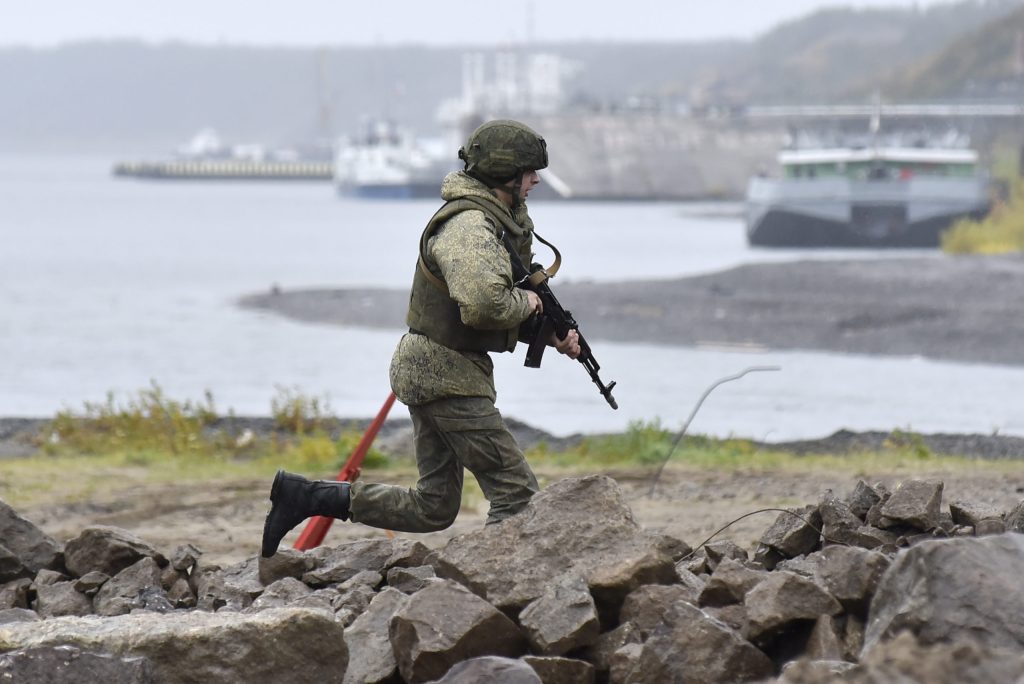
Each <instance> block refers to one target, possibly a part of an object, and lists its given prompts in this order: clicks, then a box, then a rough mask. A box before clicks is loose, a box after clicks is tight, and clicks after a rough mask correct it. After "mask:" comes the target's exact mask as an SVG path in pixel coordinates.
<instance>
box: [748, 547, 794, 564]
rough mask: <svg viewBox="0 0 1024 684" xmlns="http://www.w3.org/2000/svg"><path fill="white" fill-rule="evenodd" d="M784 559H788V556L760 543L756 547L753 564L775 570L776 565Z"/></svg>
mask: <svg viewBox="0 0 1024 684" xmlns="http://www.w3.org/2000/svg"><path fill="white" fill-rule="evenodd" d="M784 560H786V556H785V555H783V554H782V553H781V552H780V551H778V550H777V549H773V548H772V547H770V546H765V545H764V544H758V545H757V548H756V549H754V559H753V565H755V566H757V567H760V568H764V569H765V570H774V569H775V566H777V565H778V564H779V563H781V562H782V561H784Z"/></svg>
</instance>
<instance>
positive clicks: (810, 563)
mask: <svg viewBox="0 0 1024 684" xmlns="http://www.w3.org/2000/svg"><path fill="white" fill-rule="evenodd" d="M819 565H821V551H820V550H818V551H815V552H813V553H809V554H807V555H806V556H797V557H796V558H787V559H786V560H784V561H782V562H781V563H779V564H778V565H776V566H775V569H776V570H784V571H785V572H792V573H794V574H797V575H800V576H802V577H806V578H808V579H814V578H815V577H817V576H818V566H819Z"/></svg>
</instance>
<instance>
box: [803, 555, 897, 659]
mask: <svg viewBox="0 0 1024 684" xmlns="http://www.w3.org/2000/svg"><path fill="white" fill-rule="evenodd" d="M821 559H822V560H821V563H820V564H819V565H818V579H819V580H820V582H821V585H822V586H823V587H824V588H825V590H826V591H828V593H830V594H832V596H834V597H835V598H836V600H838V601H839V603H841V604H842V606H843V608H845V609H846V610H847V611H848V612H850V613H855V614H857V615H860V616H864V615H866V614H867V608H868V604H869V603H870V601H871V597H872V596H873V595H874V593H875V590H877V589H878V582H879V580H881V578H882V574H883V573H884V572H885V571H886V570H887V569H888V568H889V565H890V563H891V561H890V559H889V558H888V557H887V556H885V555H884V554H881V553H878V552H877V551H869V550H867V549H859V548H856V547H852V546H829V547H826V548H824V549H822V551H821ZM826 660H827V658H826Z"/></svg>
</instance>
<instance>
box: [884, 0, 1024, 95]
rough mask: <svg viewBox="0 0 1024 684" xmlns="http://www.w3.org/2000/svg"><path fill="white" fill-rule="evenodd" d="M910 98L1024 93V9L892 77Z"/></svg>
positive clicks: (895, 85) (895, 90) (895, 87)
mask: <svg viewBox="0 0 1024 684" xmlns="http://www.w3.org/2000/svg"><path fill="white" fill-rule="evenodd" d="M886 90H887V91H891V92H893V93H898V94H902V95H903V96H905V97H916V98H934V97H944V96H948V95H949V94H964V95H967V96H976V97H982V98H984V97H993V96H995V97H999V96H1016V97H1017V100H1018V101H1020V97H1021V96H1022V95H1024V7H1020V8H1018V9H1017V10H1016V11H1014V12H1011V13H1010V14H1009V15H1006V16H1002V17H999V18H998V19H996V20H994V21H991V22H989V23H987V24H985V25H983V26H981V27H977V28H975V29H973V30H971V31H968V32H967V33H966V34H964V35H961V36H959V37H958V38H957V39H956V40H953V41H952V42H951V43H950V44H948V45H946V46H945V47H944V49H942V50H940V51H939V52H937V53H936V54H934V55H931V56H930V57H928V58H926V59H924V60H922V61H920V62H919V63H917V64H914V65H911V66H910V67H908V68H907V69H905V70H904V71H903V72H902V73H901V74H899V75H898V76H897V77H895V78H894V79H892V81H891V82H890V83H889V84H888V87H887V88H886Z"/></svg>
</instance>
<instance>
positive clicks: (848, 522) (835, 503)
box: [818, 498, 878, 548]
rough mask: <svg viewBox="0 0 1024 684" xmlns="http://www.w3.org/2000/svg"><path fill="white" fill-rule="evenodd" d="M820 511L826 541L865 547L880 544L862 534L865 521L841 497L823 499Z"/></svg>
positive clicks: (819, 507) (819, 506)
mask: <svg viewBox="0 0 1024 684" xmlns="http://www.w3.org/2000/svg"><path fill="white" fill-rule="evenodd" d="M818 511H819V512H820V513H821V531H822V536H823V537H824V539H825V541H826V542H828V543H833V544H850V545H852V546H862V547H865V548H874V546H878V544H877V542H875V541H874V540H873V539H872V538H871V537H865V536H863V535H862V534H861V532H860V529H861V527H863V526H864V521H863V520H861V518H859V517H858V516H856V515H855V514H854V513H853V511H852V510H851V509H850V507H849V506H848V505H847V504H845V503H843V502H842V501H840V500H839V499H832V498H826V499H824V500H822V502H821V503H820V504H819V505H818Z"/></svg>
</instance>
